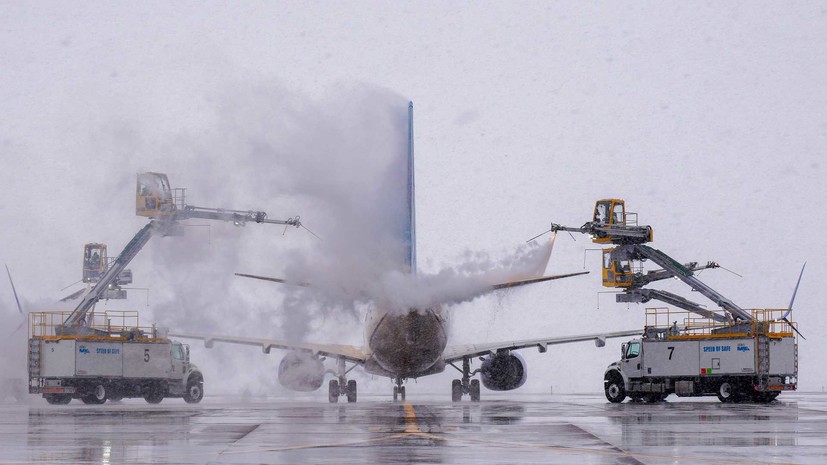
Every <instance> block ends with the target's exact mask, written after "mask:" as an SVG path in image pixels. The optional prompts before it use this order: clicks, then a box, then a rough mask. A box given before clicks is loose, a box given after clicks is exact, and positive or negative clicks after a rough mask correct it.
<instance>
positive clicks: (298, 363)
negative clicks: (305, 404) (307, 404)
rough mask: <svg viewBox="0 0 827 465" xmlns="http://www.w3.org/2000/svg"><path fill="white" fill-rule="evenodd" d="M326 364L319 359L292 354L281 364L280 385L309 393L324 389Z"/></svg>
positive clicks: (303, 354) (298, 353)
mask: <svg viewBox="0 0 827 465" xmlns="http://www.w3.org/2000/svg"><path fill="white" fill-rule="evenodd" d="M324 374H325V369H324V364H322V361H321V360H319V358H318V357H314V356H312V355H310V354H307V353H303V352H290V353H288V354H287V355H285V356H284V358H283V359H281V362H280V363H279V384H281V385H282V386H284V387H286V388H287V389H291V390H293V391H302V392H309V391H315V390H317V389H319V388H320V387H322V383H323V382H324Z"/></svg>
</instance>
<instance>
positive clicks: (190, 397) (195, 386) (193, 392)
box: [184, 375, 204, 404]
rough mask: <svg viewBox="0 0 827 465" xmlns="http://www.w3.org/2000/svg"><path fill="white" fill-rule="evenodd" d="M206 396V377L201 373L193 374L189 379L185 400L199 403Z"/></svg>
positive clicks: (190, 402) (189, 402)
mask: <svg viewBox="0 0 827 465" xmlns="http://www.w3.org/2000/svg"><path fill="white" fill-rule="evenodd" d="M203 398H204V379H203V378H202V377H201V375H192V376H190V379H188V380H187V388H186V390H184V402H186V403H188V404H197V403H199V402H201V399H203Z"/></svg>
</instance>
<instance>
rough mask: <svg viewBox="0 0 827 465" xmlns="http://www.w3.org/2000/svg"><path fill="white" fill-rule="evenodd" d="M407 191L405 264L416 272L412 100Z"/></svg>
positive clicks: (411, 270)
mask: <svg viewBox="0 0 827 465" xmlns="http://www.w3.org/2000/svg"><path fill="white" fill-rule="evenodd" d="M407 151H408V183H407V184H408V186H407V188H408V192H407V195H408V197H407V210H408V211H407V218H406V224H405V227H406V229H405V245H406V248H407V250H406V251H405V265H406V266H407V267H408V270H409V271H410V273H411V274H416V190H415V188H414V185H415V184H414V139H413V102H408V150H407Z"/></svg>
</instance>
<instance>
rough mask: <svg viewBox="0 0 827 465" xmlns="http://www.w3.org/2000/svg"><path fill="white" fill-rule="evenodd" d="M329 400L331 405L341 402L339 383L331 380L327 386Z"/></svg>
mask: <svg viewBox="0 0 827 465" xmlns="http://www.w3.org/2000/svg"><path fill="white" fill-rule="evenodd" d="M327 400H328V401H329V402H330V403H331V404H335V403H336V402H339V381H338V380H335V379H331V380H330V382H329V383H328V384H327Z"/></svg>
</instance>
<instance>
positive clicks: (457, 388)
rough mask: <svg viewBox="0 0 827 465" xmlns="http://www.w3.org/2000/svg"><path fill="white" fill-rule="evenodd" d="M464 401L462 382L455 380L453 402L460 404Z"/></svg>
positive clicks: (452, 392)
mask: <svg viewBox="0 0 827 465" xmlns="http://www.w3.org/2000/svg"><path fill="white" fill-rule="evenodd" d="M461 400H462V381H460V380H458V379H455V380H454V381H453V382H452V383H451V401H452V402H459V401H461Z"/></svg>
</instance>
